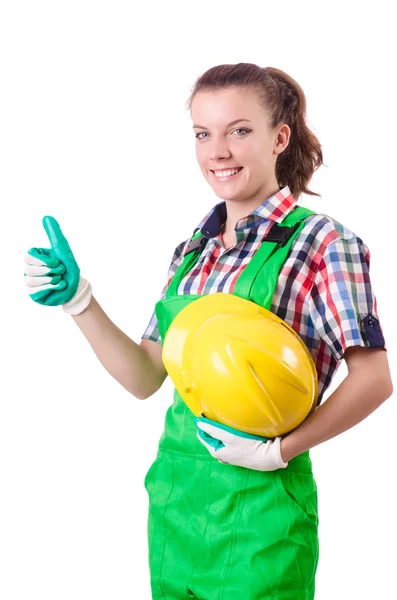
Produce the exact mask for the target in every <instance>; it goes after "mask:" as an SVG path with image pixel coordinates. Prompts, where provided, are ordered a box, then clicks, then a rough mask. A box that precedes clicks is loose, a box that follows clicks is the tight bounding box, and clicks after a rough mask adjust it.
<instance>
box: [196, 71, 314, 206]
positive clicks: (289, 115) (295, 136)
mask: <svg viewBox="0 0 397 600" xmlns="http://www.w3.org/2000/svg"><path fill="white" fill-rule="evenodd" d="M225 88H248V89H249V90H252V91H254V92H256V93H257V95H258V97H259V98H260V100H261V102H262V103H263V106H264V107H265V108H266V109H267V110H268V111H269V114H270V127H271V128H275V127H277V126H278V125H279V124H281V123H286V124H287V125H288V126H289V128H290V129H291V135H290V139H289V144H288V146H287V147H286V148H285V150H284V151H283V152H282V153H281V154H279V156H278V157H277V162H276V177H277V181H278V183H279V185H282V186H283V187H284V186H285V185H288V187H289V188H290V190H291V193H292V195H293V196H294V197H295V198H298V197H299V196H300V194H302V193H305V194H309V195H311V196H320V197H321V194H316V193H315V192H312V191H310V190H309V189H307V187H306V186H307V184H308V183H309V181H310V179H311V177H312V175H313V173H314V171H316V169H318V168H319V167H320V166H321V165H322V164H324V163H323V154H322V151H321V145H320V142H319V141H318V139H317V137H316V136H315V135H314V133H313V132H312V131H311V130H310V129H309V127H308V126H307V124H306V97H305V94H304V92H303V90H302V88H301V87H300V85H299V84H298V83H297V82H296V81H295V80H294V79H292V77H290V76H289V75H287V73H284V71H280V69H276V68H274V67H266V68H262V67H259V66H258V65H255V64H252V63H238V64H234V65H233V64H231V65H230V64H225V65H217V66H215V67H212V68H211V69H208V71H206V72H205V73H203V74H202V75H201V76H200V77H199V78H198V79H197V80H196V82H195V84H194V87H193V90H192V93H191V95H190V97H189V99H188V102H187V108H188V110H190V111H191V105H192V101H193V98H194V96H195V95H196V94H197V93H198V92H200V91H216V90H219V89H225Z"/></svg>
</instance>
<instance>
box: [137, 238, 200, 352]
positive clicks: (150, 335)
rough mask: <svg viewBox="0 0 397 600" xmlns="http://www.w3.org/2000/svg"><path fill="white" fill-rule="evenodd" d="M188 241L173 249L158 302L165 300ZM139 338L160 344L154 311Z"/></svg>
mask: <svg viewBox="0 0 397 600" xmlns="http://www.w3.org/2000/svg"><path fill="white" fill-rule="evenodd" d="M189 241H190V238H189V239H188V240H185V241H184V242H181V243H180V244H178V246H177V247H176V248H175V250H174V254H173V257H172V260H171V263H170V266H169V267H168V280H167V283H166V284H165V286H164V287H163V290H162V292H161V294H160V297H159V299H158V301H160V300H163V299H164V298H165V296H166V294H167V290H168V287H169V285H170V282H171V279H172V278H173V276H174V275H175V273H176V270H177V268H178V267H179V265H180V264H181V263H182V260H183V257H184V254H185V250H186V247H187V244H188V242H189ZM141 337H142V339H147V340H152V341H153V342H157V343H159V344H161V336H160V332H159V325H158V321H157V317H156V312H155V310H153V313H152V316H151V317H150V321H149V324H148V326H147V327H146V329H145V331H144V333H143V335H142V336H141Z"/></svg>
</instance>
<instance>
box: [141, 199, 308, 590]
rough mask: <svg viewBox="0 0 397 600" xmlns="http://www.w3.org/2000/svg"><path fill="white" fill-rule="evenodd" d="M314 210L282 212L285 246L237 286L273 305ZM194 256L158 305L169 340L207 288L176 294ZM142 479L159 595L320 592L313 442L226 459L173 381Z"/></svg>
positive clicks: (257, 261) (265, 248) (266, 253)
mask: <svg viewBox="0 0 397 600" xmlns="http://www.w3.org/2000/svg"><path fill="white" fill-rule="evenodd" d="M310 214H313V211H309V210H308V209H303V208H296V209H295V210H294V211H293V212H292V213H291V214H290V215H288V217H287V218H286V219H284V221H283V223H282V225H283V226H284V225H287V226H292V225H293V224H294V222H296V221H300V225H299V227H298V229H297V230H296V231H295V233H294V235H293V237H292V238H291V239H290V241H289V242H288V243H287V244H286V246H284V247H279V248H278V249H276V250H275V248H276V244H275V243H273V242H266V241H265V240H264V241H263V242H262V244H261V246H260V247H259V249H258V251H257V252H256V253H255V255H254V256H253V258H252V259H251V261H250V263H249V264H248V265H247V267H246V268H245V269H244V271H243V274H242V275H241V276H240V278H239V279H238V281H237V284H236V288H235V291H234V293H235V294H236V295H239V296H241V297H244V298H247V299H249V300H251V301H253V302H256V303H257V304H260V305H261V306H263V307H264V308H267V309H269V308H270V306H271V300H272V296H273V293H274V289H275V286H276V284H277V279H278V274H279V272H280V269H281V267H282V265H283V263H284V261H285V258H286V256H287V254H288V251H289V249H290V247H291V244H292V241H293V239H294V238H295V237H296V235H298V233H299V231H300V229H301V228H302V227H303V226H304V221H303V219H304V218H305V217H307V216H308V215H310ZM198 236H199V233H198V234H197V235H196V236H195V237H198ZM273 251H274V252H273ZM272 252H273V253H272ZM197 259H198V256H197V253H195V252H193V253H192V254H188V255H187V256H185V258H184V261H183V262H182V264H181V265H180V267H179V269H178V270H177V272H176V273H175V275H174V277H173V280H172V281H171V285H170V286H169V289H168V292H167V295H166V298H165V299H163V300H161V301H160V302H159V303H157V305H156V314H157V317H158V320H159V328H160V332H161V336H162V339H163V340H164V338H165V335H166V333H167V330H168V328H169V326H170V325H171V323H172V321H173V319H174V318H175V316H176V315H177V314H178V313H179V312H180V310H182V309H183V308H184V307H185V306H187V304H189V303H190V302H194V300H196V299H197V298H199V297H200V296H195V295H192V296H189V295H186V296H185V295H180V296H178V295H176V290H177V289H178V285H179V282H180V281H181V279H182V278H183V277H184V275H185V274H186V273H187V272H188V271H189V270H190V269H191V268H192V266H193V265H194V263H195V262H196V261H197ZM265 263H266V264H265ZM248 269H249V276H247V275H245V273H246V271H247V270H248ZM145 487H146V490H147V492H148V496H149V519H148V543H149V564H150V574H151V586H152V598H153V599H156V600H159V599H160V598H161V599H165V600H181V599H183V598H192V597H193V598H200V599H201V600H242V599H244V600H265V599H270V598H272V599H278V600H313V598H314V587H315V585H314V578H315V572H316V568H317V563H318V556H319V542H318V532H317V528H318V513H317V487H316V483H315V480H314V477H313V473H312V467H311V459H310V456H309V452H308V451H307V452H304V453H303V454H300V455H299V456H297V457H295V458H294V459H292V460H291V461H290V462H289V464H288V467H286V468H285V469H279V470H276V471H255V470H253V469H245V468H242V467H236V466H234V465H225V464H222V463H220V462H219V461H217V460H216V459H214V458H213V457H212V456H211V455H210V454H209V452H208V451H207V449H206V448H205V447H204V445H203V444H201V442H200V441H199V440H198V437H197V427H196V425H195V417H194V415H193V413H192V412H191V411H190V409H189V408H188V407H187V406H186V404H185V403H184V401H183V400H182V398H181V397H180V395H179V394H178V392H177V391H176V390H174V402H173V404H172V405H171V406H170V407H169V409H168V411H167V414H166V418H165V428H164V432H163V435H162V436H161V438H160V442H159V449H158V454H157V457H156V460H155V461H154V462H153V464H152V465H151V467H150V469H149V471H148V473H147V475H146V478H145Z"/></svg>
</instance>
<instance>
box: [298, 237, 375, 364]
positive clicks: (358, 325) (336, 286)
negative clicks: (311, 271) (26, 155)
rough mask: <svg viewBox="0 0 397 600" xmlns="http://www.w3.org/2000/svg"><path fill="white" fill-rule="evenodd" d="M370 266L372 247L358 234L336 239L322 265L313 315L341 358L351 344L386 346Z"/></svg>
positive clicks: (313, 294) (320, 332)
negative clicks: (357, 235) (370, 248)
mask: <svg viewBox="0 0 397 600" xmlns="http://www.w3.org/2000/svg"><path fill="white" fill-rule="evenodd" d="M369 266H370V252H369V250H368V247H367V246H366V245H365V244H364V243H363V242H362V240H361V239H360V238H358V237H355V236H354V237H351V238H349V239H343V238H341V237H339V236H338V237H337V238H336V239H333V241H331V242H330V243H329V244H328V245H327V246H326V248H325V251H324V254H323V255H322V257H321V260H320V261H319V264H318V271H317V273H316V275H315V278H314V281H313V286H312V289H311V293H310V295H309V315H310V319H311V320H312V322H313V326H314V328H315V330H316V331H317V333H318V335H319V336H320V338H321V339H322V340H323V341H324V342H325V343H326V344H327V346H328V347H329V349H330V351H331V352H332V354H333V355H334V357H335V358H336V360H338V361H339V360H341V359H342V358H343V355H344V352H345V350H346V349H347V348H348V347H349V346H364V347H368V348H384V349H386V348H385V340H384V337H383V333H382V329H381V325H380V322H379V318H378V314H377V306H376V298H375V295H374V292H373V289H372V286H371V280H370V275H369Z"/></svg>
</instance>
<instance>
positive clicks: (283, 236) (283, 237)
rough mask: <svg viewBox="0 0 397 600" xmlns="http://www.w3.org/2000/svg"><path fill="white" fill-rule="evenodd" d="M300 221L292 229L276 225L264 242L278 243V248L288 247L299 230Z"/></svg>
mask: <svg viewBox="0 0 397 600" xmlns="http://www.w3.org/2000/svg"><path fill="white" fill-rule="evenodd" d="M299 225H300V221H298V222H297V223H295V225H293V226H292V227H285V226H282V225H278V224H277V223H275V224H274V225H273V227H272V228H271V230H270V231H269V233H268V235H267V236H266V237H265V238H263V240H262V241H263V242H276V243H277V247H278V248H282V247H283V246H285V245H286V243H287V242H288V240H289V239H290V237H291V236H292V234H293V233H294V232H295V231H296V230H297V229H298V227H299Z"/></svg>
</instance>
